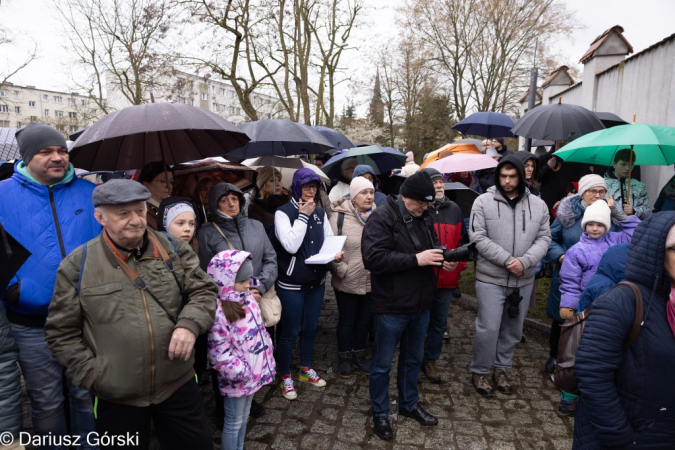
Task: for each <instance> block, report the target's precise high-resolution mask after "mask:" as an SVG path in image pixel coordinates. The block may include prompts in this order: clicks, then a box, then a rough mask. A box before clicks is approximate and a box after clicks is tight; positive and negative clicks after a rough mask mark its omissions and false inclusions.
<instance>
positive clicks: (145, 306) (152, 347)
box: [132, 258, 156, 403]
mask: <svg viewBox="0 0 675 450" xmlns="http://www.w3.org/2000/svg"><path fill="white" fill-rule="evenodd" d="M132 259H133V258H132ZM134 266H137V264H136V262H135V261H134ZM136 271H137V272H138V267H136ZM141 299H142V300H143V309H144V310H145V321H146V322H147V324H148V333H149V334H150V403H153V401H154V397H155V369H156V368H155V336H154V333H153V331H152V321H151V320H150V310H149V309H148V300H147V298H146V297H145V291H141Z"/></svg>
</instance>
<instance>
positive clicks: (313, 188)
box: [302, 184, 319, 191]
mask: <svg viewBox="0 0 675 450" xmlns="http://www.w3.org/2000/svg"><path fill="white" fill-rule="evenodd" d="M302 190H303V191H318V190H319V186H318V185H316V184H305V185H303V186H302Z"/></svg>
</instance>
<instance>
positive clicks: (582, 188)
mask: <svg viewBox="0 0 675 450" xmlns="http://www.w3.org/2000/svg"><path fill="white" fill-rule="evenodd" d="M594 187H601V188H603V189H605V190H607V183H605V179H604V178H602V177H601V176H600V175H594V174H591V175H584V176H583V177H581V179H580V180H579V195H580V196H582V197H583V195H584V193H585V192H586V191H587V190H589V189H591V188H594ZM596 203H597V202H596ZM603 203H604V202H603Z"/></svg>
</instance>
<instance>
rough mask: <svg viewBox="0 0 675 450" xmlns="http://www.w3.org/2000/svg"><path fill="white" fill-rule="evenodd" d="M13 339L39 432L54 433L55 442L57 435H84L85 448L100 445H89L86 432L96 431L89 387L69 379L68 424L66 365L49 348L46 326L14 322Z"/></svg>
mask: <svg viewBox="0 0 675 450" xmlns="http://www.w3.org/2000/svg"><path fill="white" fill-rule="evenodd" d="M11 327H12V333H13V334H14V340H15V341H16V344H17V345H18V346H19V366H20V367H21V372H22V373H23V378H24V380H25V381H26V391H27V392H28V397H29V398H30V415H31V419H32V421H33V430H34V433H35V434H36V435H40V436H45V435H48V434H49V433H51V436H52V437H53V438H52V442H59V439H58V438H54V437H57V436H67V435H78V436H81V439H80V442H81V443H82V444H83V445H82V448H97V447H96V446H90V445H88V444H87V434H89V433H90V432H92V431H94V430H95V429H96V426H95V424H94V411H93V406H92V402H91V396H90V395H89V392H88V391H87V390H86V389H83V388H79V387H76V386H74V385H73V384H72V383H71V382H70V380H66V381H67V386H68V392H69V401H70V422H71V424H70V426H71V430H70V432H69V431H68V427H67V425H66V414H65V410H64V404H65V399H64V397H63V379H64V377H65V375H64V370H63V367H62V366H61V365H60V364H59V363H58V361H56V359H54V357H53V356H52V352H51V351H50V350H49V348H47V341H46V340H45V330H44V328H37V327H26V326H23V325H16V324H11ZM41 448H42V449H60V448H65V447H62V446H60V445H56V446H43V447H41Z"/></svg>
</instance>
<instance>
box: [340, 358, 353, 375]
mask: <svg viewBox="0 0 675 450" xmlns="http://www.w3.org/2000/svg"><path fill="white" fill-rule="evenodd" d="M350 359H351V358H350V356H349V352H339V353H338V375H339V376H341V377H342V378H349V377H351V376H352V366H351V364H350Z"/></svg>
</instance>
